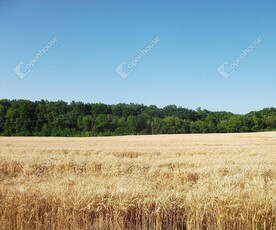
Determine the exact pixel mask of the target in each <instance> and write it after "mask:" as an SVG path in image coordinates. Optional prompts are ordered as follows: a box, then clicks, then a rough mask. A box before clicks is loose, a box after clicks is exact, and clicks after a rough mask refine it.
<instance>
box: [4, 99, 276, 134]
mask: <svg viewBox="0 0 276 230" xmlns="http://www.w3.org/2000/svg"><path fill="white" fill-rule="evenodd" d="M271 130H276V108H265V109H263V110H261V111H254V112H250V113H248V114H245V115H238V114H233V113H230V112H224V111H220V112H212V111H208V110H205V109H204V110H202V109H201V108H198V109H197V110H191V109H187V108H182V107H178V106H176V105H168V106H165V107H164V108H158V107H157V106H154V105H150V106H146V105H143V104H133V103H131V104H123V103H121V104H116V105H107V104H103V103H83V102H75V101H73V102H71V103H67V102H64V101H56V102H50V101H45V100H41V101H35V102H33V101H29V100H7V99H2V100H0V135H2V136H100V135H101V136H111V135H138V134H177V133H229V132H256V131H271Z"/></svg>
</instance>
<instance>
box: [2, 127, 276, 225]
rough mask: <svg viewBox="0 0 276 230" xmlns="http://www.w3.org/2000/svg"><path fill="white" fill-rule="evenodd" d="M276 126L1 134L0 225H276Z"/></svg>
mask: <svg viewBox="0 0 276 230" xmlns="http://www.w3.org/2000/svg"><path fill="white" fill-rule="evenodd" d="M275 166H276V132H266V133H250V134H194V135H185V134H183V135H156V136H125V137H91V138H59V137H55V138H54V137H1V138H0V226H1V227H0V228H1V229H22V230H25V229H26V230H29V229H133V230H134V229H238V230H239V229H244V230H248V229H276V224H275V223H276V210H275V204H276V198H275V197H276V168H275Z"/></svg>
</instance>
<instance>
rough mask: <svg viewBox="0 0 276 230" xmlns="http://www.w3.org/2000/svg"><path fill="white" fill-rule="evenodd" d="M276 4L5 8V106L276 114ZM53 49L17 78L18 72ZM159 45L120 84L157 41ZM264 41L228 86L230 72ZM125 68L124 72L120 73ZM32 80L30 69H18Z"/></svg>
mask: <svg viewBox="0 0 276 230" xmlns="http://www.w3.org/2000/svg"><path fill="white" fill-rule="evenodd" d="M275 12H276V1H272V0H271V1H270V0H267V1H261V0H259V1H254V0H253V1H252V0H250V1H249V0H244V1H219V0H214V1H160V0H159V1H157V0H156V1H155V0H152V1H127V0H125V1H120V0H118V1H111V0H109V1H103V0H97V1H72V0H71V1H66V3H65V1H29V0H24V1H16V0H13V1H8V0H1V1H0V98H8V99H19V98H22V99H30V100H40V99H47V100H65V101H68V102H69V101H72V100H76V101H84V102H103V103H108V104H113V103H120V102H125V103H129V102H134V103H143V104H146V105H150V104H155V105H157V106H160V107H162V106H165V105H168V104H176V105H178V106H182V107H187V108H192V109H195V108H197V107H202V108H206V109H210V110H214V111H217V110H227V111H232V112H235V113H247V112H249V111H252V110H259V109H262V108H264V107H272V106H274V107H275V106H276V90H275V88H276V87H275V86H276V29H275V28H276V13H275ZM54 37H57V38H58V41H57V42H56V43H55V44H54V45H53V46H52V47H50V48H49V49H48V51H47V52H45V53H44V55H43V56H41V57H40V58H39V59H38V60H36V62H35V64H34V65H33V66H32V67H31V68H30V72H29V73H28V74H27V75H26V76H25V77H24V78H23V79H20V78H19V77H18V76H17V75H16V74H15V72H14V71H13V69H14V68H15V66H16V65H17V64H18V63H20V62H21V61H23V62H24V63H25V65H26V64H27V63H29V61H31V60H32V59H33V58H34V57H35V56H36V55H37V53H38V51H39V50H41V49H42V48H43V47H45V46H46V45H47V44H48V43H49V42H50V40H51V39H53V38H54ZM155 37H159V39H160V40H159V42H158V43H157V44H156V45H155V46H154V47H152V48H151V49H150V50H149V51H148V52H147V53H146V55H144V56H143V57H142V58H141V60H139V62H138V63H137V66H136V67H135V68H133V69H132V72H131V74H130V75H129V76H128V77H127V78H125V79H123V78H121V77H120V76H119V75H118V73H117V72H116V71H115V68H116V67H117V66H118V65H119V64H120V63H122V62H123V61H125V62H126V63H128V64H129V63H130V62H131V61H132V60H134V59H135V57H137V55H138V54H139V52H140V50H142V49H144V48H145V47H146V46H148V45H149V44H150V42H151V41H152V39H153V38H155ZM258 37H260V38H261V42H260V43H259V44H258V45H257V46H255V47H254V49H252V50H251V52H250V53H248V54H247V55H246V57H244V59H243V60H242V61H241V63H240V64H239V66H238V67H237V68H235V71H234V72H233V74H232V75H231V76H229V77H228V78H227V79H225V78H224V77H223V76H221V75H220V74H219V73H218V72H217V68H218V67H219V66H220V65H221V64H222V63H223V62H224V61H228V62H229V65H226V69H225V71H226V72H227V73H230V72H231V69H229V68H230V65H231V63H232V62H233V61H234V60H235V59H236V58H238V57H239V56H240V55H241V53H242V52H243V50H245V49H246V48H248V47H249V46H250V45H251V44H252V43H253V42H254V40H256V39H257V38H258ZM126 67H127V65H125V66H124V71H125V68H126ZM20 68H22V69H20V71H21V72H23V73H24V74H25V73H26V66H24V65H21V67H20Z"/></svg>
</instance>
